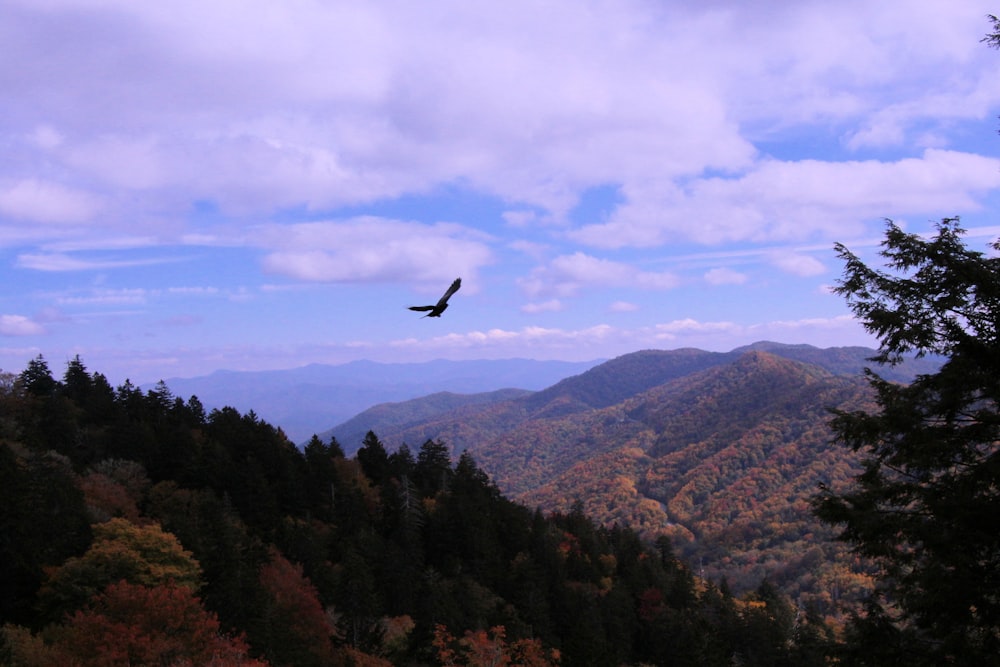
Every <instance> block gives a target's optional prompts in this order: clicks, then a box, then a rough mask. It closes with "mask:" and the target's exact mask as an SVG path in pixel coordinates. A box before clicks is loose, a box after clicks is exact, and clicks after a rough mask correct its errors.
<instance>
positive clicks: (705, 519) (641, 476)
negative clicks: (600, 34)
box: [332, 342, 940, 608]
mask: <svg viewBox="0 0 1000 667" xmlns="http://www.w3.org/2000/svg"><path fill="white" fill-rule="evenodd" d="M874 354H875V350H871V349H867V348H846V347H845V348H830V349H826V350H822V349H819V348H815V347H812V346H808V345H794V346H789V345H780V344H777V343H768V342H761V343H756V344H754V345H749V346H746V347H741V348H737V349H735V350H732V351H730V352H725V353H720V352H706V351H702V350H696V349H681V350H643V351H639V352H634V353H631V354H626V355H623V356H621V357H617V358H615V359H612V360H610V361H607V362H605V363H603V364H600V365H597V366H595V367H593V368H591V369H589V370H587V371H584V372H583V373H580V374H578V375H575V376H572V377H568V378H565V379H563V380H560V381H559V382H557V383H556V384H554V385H552V386H551V387H548V388H546V389H543V390H541V391H537V392H533V393H531V394H526V395H522V396H518V397H514V398H511V399H509V400H502V401H498V402H490V401H482V402H471V401H470V402H468V403H465V404H463V405H460V406H457V407H453V408H447V409H445V410H443V411H441V412H436V413H435V411H434V410H433V409H427V410H425V414H426V415H427V416H426V417H425V418H423V419H422V420H416V421H414V420H397V421H396V422H395V424H394V423H392V422H390V421H388V419H387V418H388V416H390V415H392V413H393V411H394V410H396V409H397V406H393V405H384V406H380V412H379V413H378V414H375V413H370V414H369V417H370V418H371V421H370V425H371V429H372V430H374V431H375V433H376V434H377V435H378V436H379V438H380V439H381V440H382V441H383V442H384V444H385V446H386V448H387V449H388V450H389V451H393V450H394V449H395V448H397V447H398V446H399V445H400V444H402V443H404V442H405V443H407V444H408V445H409V446H410V447H411V448H413V449H416V448H418V447H420V445H421V444H422V443H424V442H425V441H427V440H429V439H433V440H440V441H442V442H444V443H445V444H447V445H448V446H449V447H450V448H451V449H452V452H453V455H454V456H457V455H458V454H459V453H460V452H461V451H463V450H468V451H470V452H471V453H472V454H473V456H474V458H475V460H476V461H477V463H478V464H479V465H480V466H481V467H482V468H483V470H484V471H486V472H487V473H488V474H489V475H490V476H491V477H492V478H493V479H494V480H495V481H496V483H497V484H498V486H499V487H500V489H501V490H502V491H503V492H504V493H505V494H506V495H509V496H511V497H513V498H515V499H517V500H519V501H521V502H524V503H526V504H528V505H529V506H537V507H540V508H542V509H544V510H547V511H564V512H565V511H568V510H570V509H571V508H572V507H573V506H574V505H575V504H577V503H579V504H580V505H582V507H583V510H584V511H585V512H586V513H587V514H588V515H589V516H591V517H593V518H595V519H596V520H598V521H599V522H603V523H605V524H606V525H612V524H613V523H616V522H617V523H619V524H628V525H629V526H631V527H632V528H635V529H638V530H640V531H642V532H644V533H646V534H647V535H649V536H653V535H656V534H667V535H669V536H671V537H672V538H673V539H674V540H675V541H676V543H677V545H678V547H679V549H680V551H681V552H682V553H683V554H684V555H685V556H686V557H687V558H688V559H689V562H698V563H700V565H701V568H702V569H703V570H704V571H705V573H706V574H708V575H709V576H713V575H715V576H722V573H725V574H726V576H729V577H731V579H730V583H731V584H733V586H734V587H735V588H737V589H738V588H739V587H740V586H754V585H756V583H758V582H759V581H760V579H761V578H763V577H765V576H766V577H769V578H771V579H772V580H774V581H775V582H776V583H779V584H781V585H782V586H783V588H785V590H786V591H787V592H789V593H790V594H792V595H793V596H796V597H802V596H804V597H806V598H809V599H812V598H817V597H822V596H823V595H827V594H828V593H825V592H824V591H829V590H840V591H843V592H845V594H846V592H847V591H851V590H859V589H860V588H861V587H863V585H864V583H865V582H864V577H863V575H862V574H860V573H859V572H856V571H851V570H850V568H848V567H847V566H846V565H845V563H847V562H849V561H850V559H849V558H847V557H846V556H845V551H844V547H843V545H841V544H839V543H836V542H835V541H834V540H833V539H832V537H833V532H832V531H831V529H829V527H825V526H822V525H821V524H819V523H818V522H817V521H816V520H815V519H814V518H813V517H812V515H811V513H810V512H809V497H810V496H811V495H812V494H813V493H815V492H816V490H817V488H818V485H819V484H820V483H824V484H827V485H830V486H833V487H836V486H837V485H840V484H844V483H846V482H847V481H848V480H849V479H850V477H851V476H852V475H853V474H855V473H856V472H857V470H858V461H857V458H856V456H855V455H854V454H853V453H851V452H850V451H849V450H847V449H846V448H844V447H841V446H839V445H835V444H832V443H831V439H832V434H831V432H830V430H829V427H828V421H829V419H830V416H831V415H830V413H829V408H831V407H857V406H863V405H866V404H867V403H866V402H867V401H870V391H869V387H868V385H867V382H866V381H865V379H864V378H863V376H862V370H863V368H865V367H866V366H874V364H873V363H872V362H870V361H869V359H870V358H871V357H872V356H873V355H874ZM939 364H940V360H937V359H926V358H925V359H919V360H909V361H907V362H905V363H903V364H900V365H898V366H896V367H892V368H889V367H877V368H876V370H877V372H879V373H880V374H881V375H882V376H883V377H886V378H887V379H890V380H894V381H904V382H905V381H909V380H910V379H912V378H913V377H914V376H915V375H917V374H920V373H928V372H933V371H934V370H935V369H936V368H937V366H938V365H939ZM422 400H424V399H416V400H415V401H411V402H410V404H409V405H408V406H407V409H409V410H413V409H414V407H415V406H414V404H419V403H420V402H421V401H422ZM359 425H360V424H359V423H358V422H355V423H354V425H353V426H354V428H355V429H357V428H358V427H359ZM338 432H339V431H338V430H337V429H333V431H332V433H333V434H334V435H336V434H337V433H338ZM342 444H344V443H342ZM352 444H353V443H352ZM356 449H357V447H356V445H355V446H353V447H348V446H345V450H347V451H348V452H353V451H356ZM734 573H735V574H734ZM834 580H836V581H837V582H838V583H837V585H836V586H832V587H831V586H829V584H830V583H831V581H834ZM810 596H812V597H810ZM814 601H816V602H817V603H818V604H821V605H822V606H823V607H824V608H832V606H833V601H832V600H828V599H816V600H814Z"/></svg>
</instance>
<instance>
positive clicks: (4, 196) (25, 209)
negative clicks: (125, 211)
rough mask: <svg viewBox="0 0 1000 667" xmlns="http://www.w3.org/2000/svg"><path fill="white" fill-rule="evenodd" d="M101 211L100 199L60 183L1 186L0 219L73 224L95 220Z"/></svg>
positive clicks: (35, 181)
mask: <svg viewBox="0 0 1000 667" xmlns="http://www.w3.org/2000/svg"><path fill="white" fill-rule="evenodd" d="M2 177H3V174H2V173H0V179H2ZM0 182H2V181H0ZM100 208H101V205H100V200H99V198H98V197H95V196H93V195H91V194H90V193H88V192H85V191H83V190H80V189H78V188H73V187H66V186H63V185H60V184H58V183H51V182H47V181H42V180H37V179H26V180H20V181H17V182H15V183H12V184H9V185H7V186H6V187H4V186H0V216H3V217H9V218H14V219H16V220H25V221H30V222H41V223H56V224H60V223H62V224H66V223H69V224H73V223H80V222H86V221H88V220H90V219H92V218H93V217H94V216H95V215H96V214H97V212H98V211H99V210H100Z"/></svg>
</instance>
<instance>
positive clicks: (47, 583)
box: [0, 357, 835, 666]
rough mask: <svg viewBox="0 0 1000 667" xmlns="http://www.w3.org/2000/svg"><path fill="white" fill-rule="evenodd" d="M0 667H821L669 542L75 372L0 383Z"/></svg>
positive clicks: (779, 603) (401, 461) (373, 444)
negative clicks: (303, 441)
mask: <svg viewBox="0 0 1000 667" xmlns="http://www.w3.org/2000/svg"><path fill="white" fill-rule="evenodd" d="M0 485H2V488H4V489H5V499H6V502H5V503H4V504H3V505H2V506H0V552H2V553H0V560H3V562H5V563H7V564H9V566H8V567H6V568H5V569H4V571H3V575H2V576H3V577H4V581H3V586H2V588H0V590H2V595H3V597H2V598H0V622H2V624H3V634H2V648H0V664H7V665H51V664H132V665H139V664H205V663H206V662H209V661H212V664H216V665H263V664H270V665H295V666H299V665H330V664H343V665H349V664H359V665H360V664H372V665H377V664H404V665H405V664H413V665H421V664H485V663H484V662H483V660H484V659H485V658H484V656H487V655H490V656H494V657H496V656H503V657H504V659H506V660H517V661H520V662H519V663H518V664H534V665H544V664H567V665H621V664H644V663H645V664H666V663H671V664H689V665H713V664H716V665H729V664H732V662H733V660H737V661H739V662H740V663H741V664H753V665H781V664H787V665H810V664H823V663H824V660H825V657H826V656H828V655H830V653H831V651H832V650H833V646H834V644H835V642H834V640H833V631H832V630H831V628H830V627H828V625H827V624H826V623H825V622H824V621H823V619H822V618H820V617H819V616H818V615H817V614H815V613H812V612H811V611H810V610H808V609H795V608H794V607H793V605H792V603H791V602H790V601H789V600H788V599H787V598H786V597H785V596H783V595H781V594H780V593H779V592H778V591H777V590H776V589H775V588H774V587H773V586H772V585H770V584H769V583H768V582H766V581H764V582H761V583H760V585H759V586H758V587H757V588H756V589H755V590H754V591H753V592H751V593H749V594H747V595H745V596H741V597H740V598H736V597H734V596H733V595H732V594H730V593H729V591H728V588H727V586H726V584H725V582H724V581H720V582H711V581H705V580H702V579H700V578H699V577H696V576H695V575H694V573H693V572H692V571H691V570H690V569H689V568H688V567H687V566H686V565H685V564H683V563H682V562H681V561H680V560H679V559H678V558H677V556H676V554H675V553H674V550H673V548H672V545H671V543H670V540H669V539H665V538H664V539H660V540H658V541H656V542H655V543H647V542H644V541H643V540H642V539H641V538H640V537H639V535H638V534H637V533H636V532H634V531H633V530H631V529H630V528H629V527H627V526H625V525H618V526H611V527H601V526H598V525H597V524H595V523H594V522H593V521H591V520H590V519H589V518H588V517H587V516H586V515H585V514H584V513H583V511H582V508H581V507H579V506H578V507H573V508H571V509H570V510H569V511H567V512H558V513H553V514H551V515H547V516H546V515H543V514H542V513H540V512H538V511H535V510H532V509H530V508H528V507H525V506H523V505H520V504H517V503H514V502H512V501H510V500H508V499H506V498H505V497H504V496H503V495H502V494H501V493H500V491H499V489H498V488H497V487H496V485H495V484H494V483H493V482H492V481H491V480H490V479H489V477H488V476H487V475H486V474H485V473H484V472H483V471H482V470H481V469H480V468H479V467H478V466H477V464H476V463H475V461H474V460H473V458H472V456H471V455H470V454H468V453H463V454H461V455H460V456H458V458H457V460H453V459H452V456H451V455H450V449H449V447H448V446H447V445H446V444H445V443H442V442H440V441H436V440H428V441H426V442H424V443H423V444H422V445H421V446H420V447H419V449H416V450H415V451H414V450H411V449H410V448H409V447H407V446H403V447H399V448H398V449H397V450H395V451H392V452H390V451H387V450H386V448H385V447H384V445H383V444H382V443H381V441H380V440H379V439H378V437H377V436H376V435H375V434H374V433H369V434H368V436H367V437H366V438H365V441H364V443H363V445H362V447H361V449H360V450H358V453H357V455H356V456H355V457H353V458H347V457H345V456H344V454H343V450H342V448H341V447H340V445H339V443H337V442H336V441H335V440H332V441H329V442H324V441H322V440H320V439H319V438H313V440H312V441H310V442H309V443H308V445H307V446H306V447H304V448H301V449H300V448H298V447H296V446H295V445H294V444H292V443H291V442H290V441H289V440H288V439H287V438H286V437H285V435H284V434H283V433H282V432H281V430H280V429H278V428H275V427H274V426H272V425H270V424H268V423H266V422H264V421H262V420H260V419H259V418H258V417H257V416H256V415H255V414H254V413H253V412H250V413H247V414H241V413H239V412H238V411H236V410H234V409H232V408H224V409H220V410H212V411H211V412H209V413H206V411H205V410H204V408H203V406H202V405H201V404H200V402H199V401H198V399H197V398H195V397H190V398H188V399H186V400H185V399H182V398H180V397H177V396H174V395H172V393H171V392H170V390H169V388H168V387H167V386H165V385H162V384H161V385H159V386H157V387H156V388H155V389H152V390H148V391H146V392H142V391H140V390H139V389H137V388H136V387H134V386H133V385H131V383H129V382H126V383H125V384H123V385H121V386H119V387H117V388H113V387H111V386H110V384H109V383H108V382H107V380H106V378H105V377H104V376H102V375H101V374H100V373H91V372H89V370H88V369H87V368H86V367H85V365H84V363H83V361H82V360H80V359H79V358H76V359H73V360H72V361H70V362H69V363H68V364H67V367H66V369H65V371H64V373H63V375H62V377H61V379H56V378H55V377H53V374H52V372H51V370H50V369H49V367H48V364H47V362H46V361H45V359H44V358H42V357H37V358H35V359H33V360H31V361H30V362H29V363H28V365H27V367H26V369H25V370H24V371H23V372H22V373H20V374H19V375H16V376H15V375H12V374H9V373H7V374H4V375H3V377H2V382H0Z"/></svg>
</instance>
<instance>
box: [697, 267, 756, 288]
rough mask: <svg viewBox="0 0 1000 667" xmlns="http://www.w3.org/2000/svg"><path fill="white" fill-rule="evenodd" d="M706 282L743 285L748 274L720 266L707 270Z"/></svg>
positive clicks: (710, 283)
mask: <svg viewBox="0 0 1000 667" xmlns="http://www.w3.org/2000/svg"><path fill="white" fill-rule="evenodd" d="M704 277H705V282H707V283H708V284H709V285H742V284H743V283H745V282H746V281H747V275H746V274H745V273H740V272H739V271H734V270H733V269H730V268H727V267H724V266H722V267H718V268H715V269H710V270H708V271H706V272H705V276H704Z"/></svg>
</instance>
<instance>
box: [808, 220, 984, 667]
mask: <svg viewBox="0 0 1000 667" xmlns="http://www.w3.org/2000/svg"><path fill="white" fill-rule="evenodd" d="M962 233H963V230H962V229H961V227H960V226H959V224H958V220H957V219H946V220H944V221H943V222H942V223H941V224H940V225H938V228H937V234H936V235H935V236H934V237H932V238H929V239H925V238H922V237H919V236H917V235H914V234H907V233H904V232H903V231H902V230H901V229H899V228H898V227H897V226H896V225H894V224H892V223H889V224H888V228H887V232H886V239H885V241H884V242H883V244H882V246H883V249H882V252H881V254H882V256H883V257H884V258H885V259H886V262H887V264H888V270H887V271H881V270H876V269H873V268H870V267H869V266H867V265H866V264H865V263H864V262H862V261H861V260H860V259H859V258H858V257H857V256H855V255H854V254H852V253H851V252H850V251H848V250H847V249H846V248H844V247H843V246H838V251H839V252H840V255H841V257H842V258H843V259H844V261H845V271H844V278H843V279H842V281H841V283H840V286H839V288H838V290H837V291H838V292H839V293H840V294H841V295H843V296H845V297H846V298H847V300H848V303H849V304H850V305H851V308H852V309H853V310H854V312H855V313H856V314H857V315H858V317H859V318H860V319H861V321H862V322H863V323H864V324H865V326H866V328H867V329H868V330H869V331H871V332H872V333H873V334H875V335H876V336H878V338H879V340H880V341H881V347H880V349H879V354H878V356H877V357H876V359H875V361H878V362H881V363H885V364H893V363H895V362H896V361H897V360H898V359H900V358H901V356H902V355H904V354H909V353H913V354H917V355H924V354H940V355H944V356H945V357H947V361H946V362H945V363H944V365H943V366H942V367H941V368H940V370H939V371H938V372H937V373H933V374H926V375H921V376H919V377H918V378H917V379H916V380H915V381H914V382H913V383H911V384H909V385H899V384H895V383H891V382H887V381H885V380H884V379H882V378H881V377H879V375H878V374H877V373H876V372H874V371H870V372H869V374H868V375H869V380H870V383H871V385H872V387H874V389H875V391H876V393H877V406H878V409H877V410H875V411H838V412H837V416H836V418H835V420H834V422H833V426H834V429H835V431H836V433H837V436H838V438H839V440H840V441H842V442H843V443H844V444H845V445H847V446H848V447H850V448H851V449H853V450H855V451H860V452H862V453H863V454H864V456H865V461H864V471H863V472H862V473H861V474H860V475H859V476H858V477H857V480H856V484H855V485H854V487H853V488H851V489H850V490H848V491H846V492H844V493H839V494H835V493H832V492H827V493H826V494H824V495H822V496H821V497H820V498H818V500H817V502H816V509H817V513H818V514H819V516H820V517H821V518H822V519H824V520H825V521H828V522H830V523H834V524H839V525H842V526H843V529H844V530H843V539H845V540H847V541H849V542H850V543H852V544H853V545H854V548H855V550H856V551H857V552H858V553H860V554H863V555H865V556H867V557H870V558H873V559H875V561H876V562H877V563H878V564H879V566H880V572H881V574H880V576H879V579H878V584H879V585H878V590H877V597H876V598H875V599H873V600H872V601H871V602H870V605H869V609H868V612H867V613H866V614H862V615H859V616H858V618H857V620H856V623H855V628H854V635H853V639H854V640H855V641H857V642H862V643H864V644H865V645H868V644H871V645H872V648H873V649H876V648H877V652H874V651H873V653H872V654H871V656H870V657H868V658H866V659H865V662H866V663H869V664H889V663H892V664H898V661H907V662H910V663H913V664H944V663H949V662H954V663H960V664H997V660H998V659H997V656H998V655H1000V495H998V493H997V488H998V485H1000V444H998V443H1000V258H997V257H996V256H988V255H985V254H983V253H981V252H977V251H973V250H970V249H968V248H967V247H966V246H965V244H964V242H963V240H962ZM992 248H993V249H994V250H1000V243H994V244H993V246H992ZM893 647H898V649H899V650H895V649H894V648H893ZM904 647H905V648H904ZM879 655H881V656H883V657H884V658H885V659H884V660H880V659H879V658H878V657H877V656H879Z"/></svg>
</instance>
